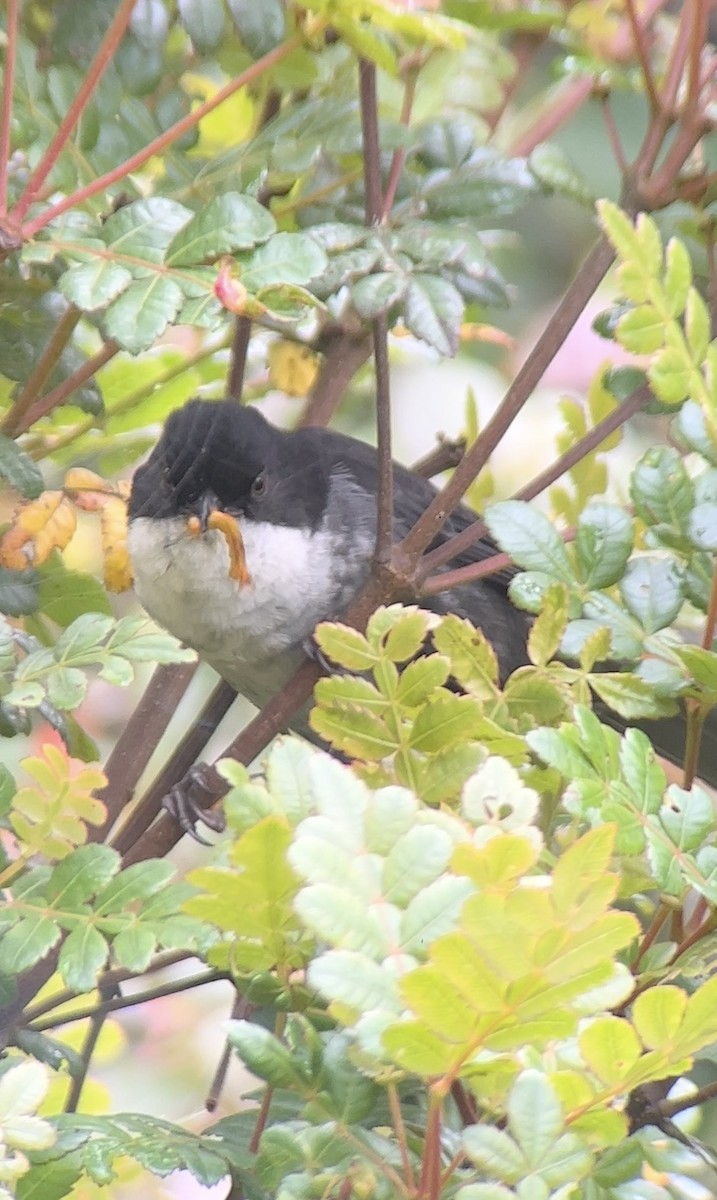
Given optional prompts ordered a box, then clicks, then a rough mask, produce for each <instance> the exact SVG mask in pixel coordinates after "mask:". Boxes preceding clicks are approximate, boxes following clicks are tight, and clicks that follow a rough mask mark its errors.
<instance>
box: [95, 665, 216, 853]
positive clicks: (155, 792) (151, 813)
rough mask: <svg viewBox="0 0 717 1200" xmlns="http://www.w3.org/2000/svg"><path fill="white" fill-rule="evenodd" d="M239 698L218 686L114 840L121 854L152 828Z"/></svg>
mask: <svg viewBox="0 0 717 1200" xmlns="http://www.w3.org/2000/svg"><path fill="white" fill-rule="evenodd" d="M235 699H236V692H235V691H234V688H233V687H230V685H229V684H228V683H224V681H223V680H222V681H221V682H220V683H218V684H217V686H216V687H215V689H214V691H213V692H212V694H211V696H210V697H209V700H208V701H207V703H206V704H205V706H204V708H203V709H202V711H201V713H200V714H199V716H198V717H197V719H196V720H195V721H194V722H193V723H192V725H191V726H190V727H189V728H188V729H187V731H186V733H185V734H184V737H183V738H182V740H181V741H180V742H179V744H178V745H177V746H175V747H174V749H173V751H172V755H171V757H170V759H169V760H168V762H167V763H166V764H165V766H164V768H163V770H162V771H160V773H159V775H158V776H157V778H156V779H154V780H153V781H152V784H151V787H150V788H149V789H148V791H147V792H146V793H145V794H144V795H143V796H142V799H141V800H139V801H138V803H137V804H136V805H135V807H134V808H133V809H132V812H131V813H130V814H129V816H128V817H127V820H126V821H125V822H124V824H123V825H122V826H121V827H120V829H119V830H118V831H117V833H116V834H115V836H114V837H113V839H112V843H111V844H112V846H113V847H114V849H115V850H117V851H118V852H119V853H120V854H127V853H128V851H129V850H131V848H132V846H134V845H135V844H136V843H137V842H138V841H139V839H140V838H141V837H143V835H144V833H145V832H146V830H147V829H149V827H150V825H151V824H152V822H153V821H154V820H155V818H156V817H157V816H158V815H159V812H160V811H161V808H162V801H163V799H164V797H165V796H166V795H167V794H168V793H169V792H170V791H171V789H172V788H173V787H174V785H175V784H176V783H179V780H180V779H182V778H183V777H184V776H185V775H186V773H187V771H188V770H189V768H190V767H191V766H192V764H193V763H194V762H196V760H197V758H198V757H199V755H200V754H201V752H202V750H203V749H204V747H205V746H206V744H207V742H208V741H209V739H210V737H211V736H212V734H213V733H214V731H215V730H216V728H217V726H218V725H219V722H220V721H221V720H222V718H223V717H224V716H225V714H226V713H227V712H228V711H229V709H230V708H231V706H232V704H233V703H234V700H235Z"/></svg>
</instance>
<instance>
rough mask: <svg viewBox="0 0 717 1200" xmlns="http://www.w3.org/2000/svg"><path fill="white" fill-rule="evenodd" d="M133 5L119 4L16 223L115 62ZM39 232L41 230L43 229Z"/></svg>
mask: <svg viewBox="0 0 717 1200" xmlns="http://www.w3.org/2000/svg"><path fill="white" fill-rule="evenodd" d="M134 5H135V0H120V3H119V5H118V6H117V11H116V12H115V15H114V17H113V18H112V21H111V23H110V26H109V28H108V30H107V33H106V34H105V36H104V37H103V39H102V41H101V42H100V45H99V47H98V49H97V53H96V54H95V57H94V58H93V60H92V62H91V63H90V65H89V67H88V69H87V72H86V73H85V75H84V76H83V78H82V83H81V84H80V86H79V88H78V90H77V95H76V96H75V98H74V100H73V101H72V104H71V105H70V107H69V109H68V110H67V113H66V114H65V116H64V117H63V119H62V120H61V122H60V125H59V128H58V130H57V133H56V134H55V136H54V138H53V139H52V141H51V142H50V145H49V146H48V147H47V150H46V151H45V153H44V154H43V156H42V158H41V159H40V161H39V163H38V164H37V166H36V167H35V170H34V171H33V173H32V175H31V176H30V178H29V180H28V182H27V187H26V188H25V191H24V192H23V195H22V197H21V198H20V200H19V201H18V203H17V204H16V205H15V208H14V209H13V211H12V214H11V216H12V217H13V219H14V220H16V221H22V219H23V217H24V216H25V213H26V212H27V210H28V209H29V207H30V205H31V204H32V203H33V201H34V200H35V198H36V196H37V195H38V192H39V191H40V188H41V187H42V185H43V183H44V182H45V180H46V179H47V177H48V175H49V174H50V171H51V170H52V168H53V167H54V165H55V163H56V162H57V160H58V158H59V156H60V152H61V151H62V149H63V147H64V145H65V143H66V142H67V139H68V138H69V136H70V134H71V133H72V130H73V129H74V128H75V125H76V124H77V121H78V120H79V118H80V115H81V113H82V111H83V109H84V108H85V106H86V104H87V102H88V100H89V98H90V96H91V95H92V93H93V92H94V90H95V88H96V87H97V84H98V83H99V81H100V79H101V78H102V76H103V75H104V73H105V71H106V70H107V67H108V66H109V64H110V63H111V61H112V59H113V58H114V55H115V52H116V50H117V47H118V46H119V44H120V42H121V41H122V38H123V37H124V33H125V30H126V28H127V24H128V22H129V19H130V16H131V14H132V9H133V8H134ZM39 228H42V226H40V227H39Z"/></svg>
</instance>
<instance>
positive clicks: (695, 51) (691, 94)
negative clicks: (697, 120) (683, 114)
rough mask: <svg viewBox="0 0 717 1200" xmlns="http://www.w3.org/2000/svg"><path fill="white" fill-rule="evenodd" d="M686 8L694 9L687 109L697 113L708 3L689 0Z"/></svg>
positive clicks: (705, 39)
mask: <svg viewBox="0 0 717 1200" xmlns="http://www.w3.org/2000/svg"><path fill="white" fill-rule="evenodd" d="M685 8H688V9H691V10H692V21H691V26H692V29H691V38H690V61H689V68H688V84H687V103H686V111H687V112H691V113H696V112H697V109H698V107H699V102H700V63H701V62H702V54H703V52H704V49H705V42H706V41H707V16H708V4H707V3H705V0H692V3H691V4H690V3H689V0H687V3H686V4H685Z"/></svg>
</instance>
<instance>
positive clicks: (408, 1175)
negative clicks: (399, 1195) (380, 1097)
mask: <svg viewBox="0 0 717 1200" xmlns="http://www.w3.org/2000/svg"><path fill="white" fill-rule="evenodd" d="M386 1091H387V1095H388V1107H389V1109H390V1110H391V1120H392V1121H393V1132H394V1135H395V1138H396V1142H397V1144H398V1149H399V1153H400V1155H401V1164H402V1166H403V1178H404V1181H405V1183H406V1187H407V1188H408V1190H409V1192H413V1191H415V1188H416V1180H415V1177H414V1174H413V1164H412V1162H411V1155H410V1154H409V1151H408V1138H407V1137H406V1126H405V1125H404V1122H403V1112H402V1111H401V1100H400V1097H399V1095H398V1088H397V1087H396V1084H395V1083H388V1085H387V1088H386Z"/></svg>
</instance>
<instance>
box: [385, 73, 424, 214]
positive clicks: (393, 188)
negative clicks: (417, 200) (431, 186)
mask: <svg viewBox="0 0 717 1200" xmlns="http://www.w3.org/2000/svg"><path fill="white" fill-rule="evenodd" d="M417 82H418V69H417V67H416V66H414V65H411V66H409V67H407V68H406V83H405V87H404V92H403V105H402V107H401V116H400V118H399V120H400V122H401V124H402V125H406V126H408V125H409V124H410V122H411V110H412V108H413V100H414V97H415V95H416V84H417ZM405 161H406V148H405V146H398V147H397V148H396V149H395V150H394V152H393V158H392V159H391V166H390V168H389V171H388V180H387V182H386V195H385V196H384V198H383V208H382V210H381V218H380V219H381V221H387V220H388V218H389V216H390V214H391V209H392V208H393V202H394V200H395V199H396V192H397V191H398V185H399V183H400V182H401V174H402V172H403V164H404V162H405Z"/></svg>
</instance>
